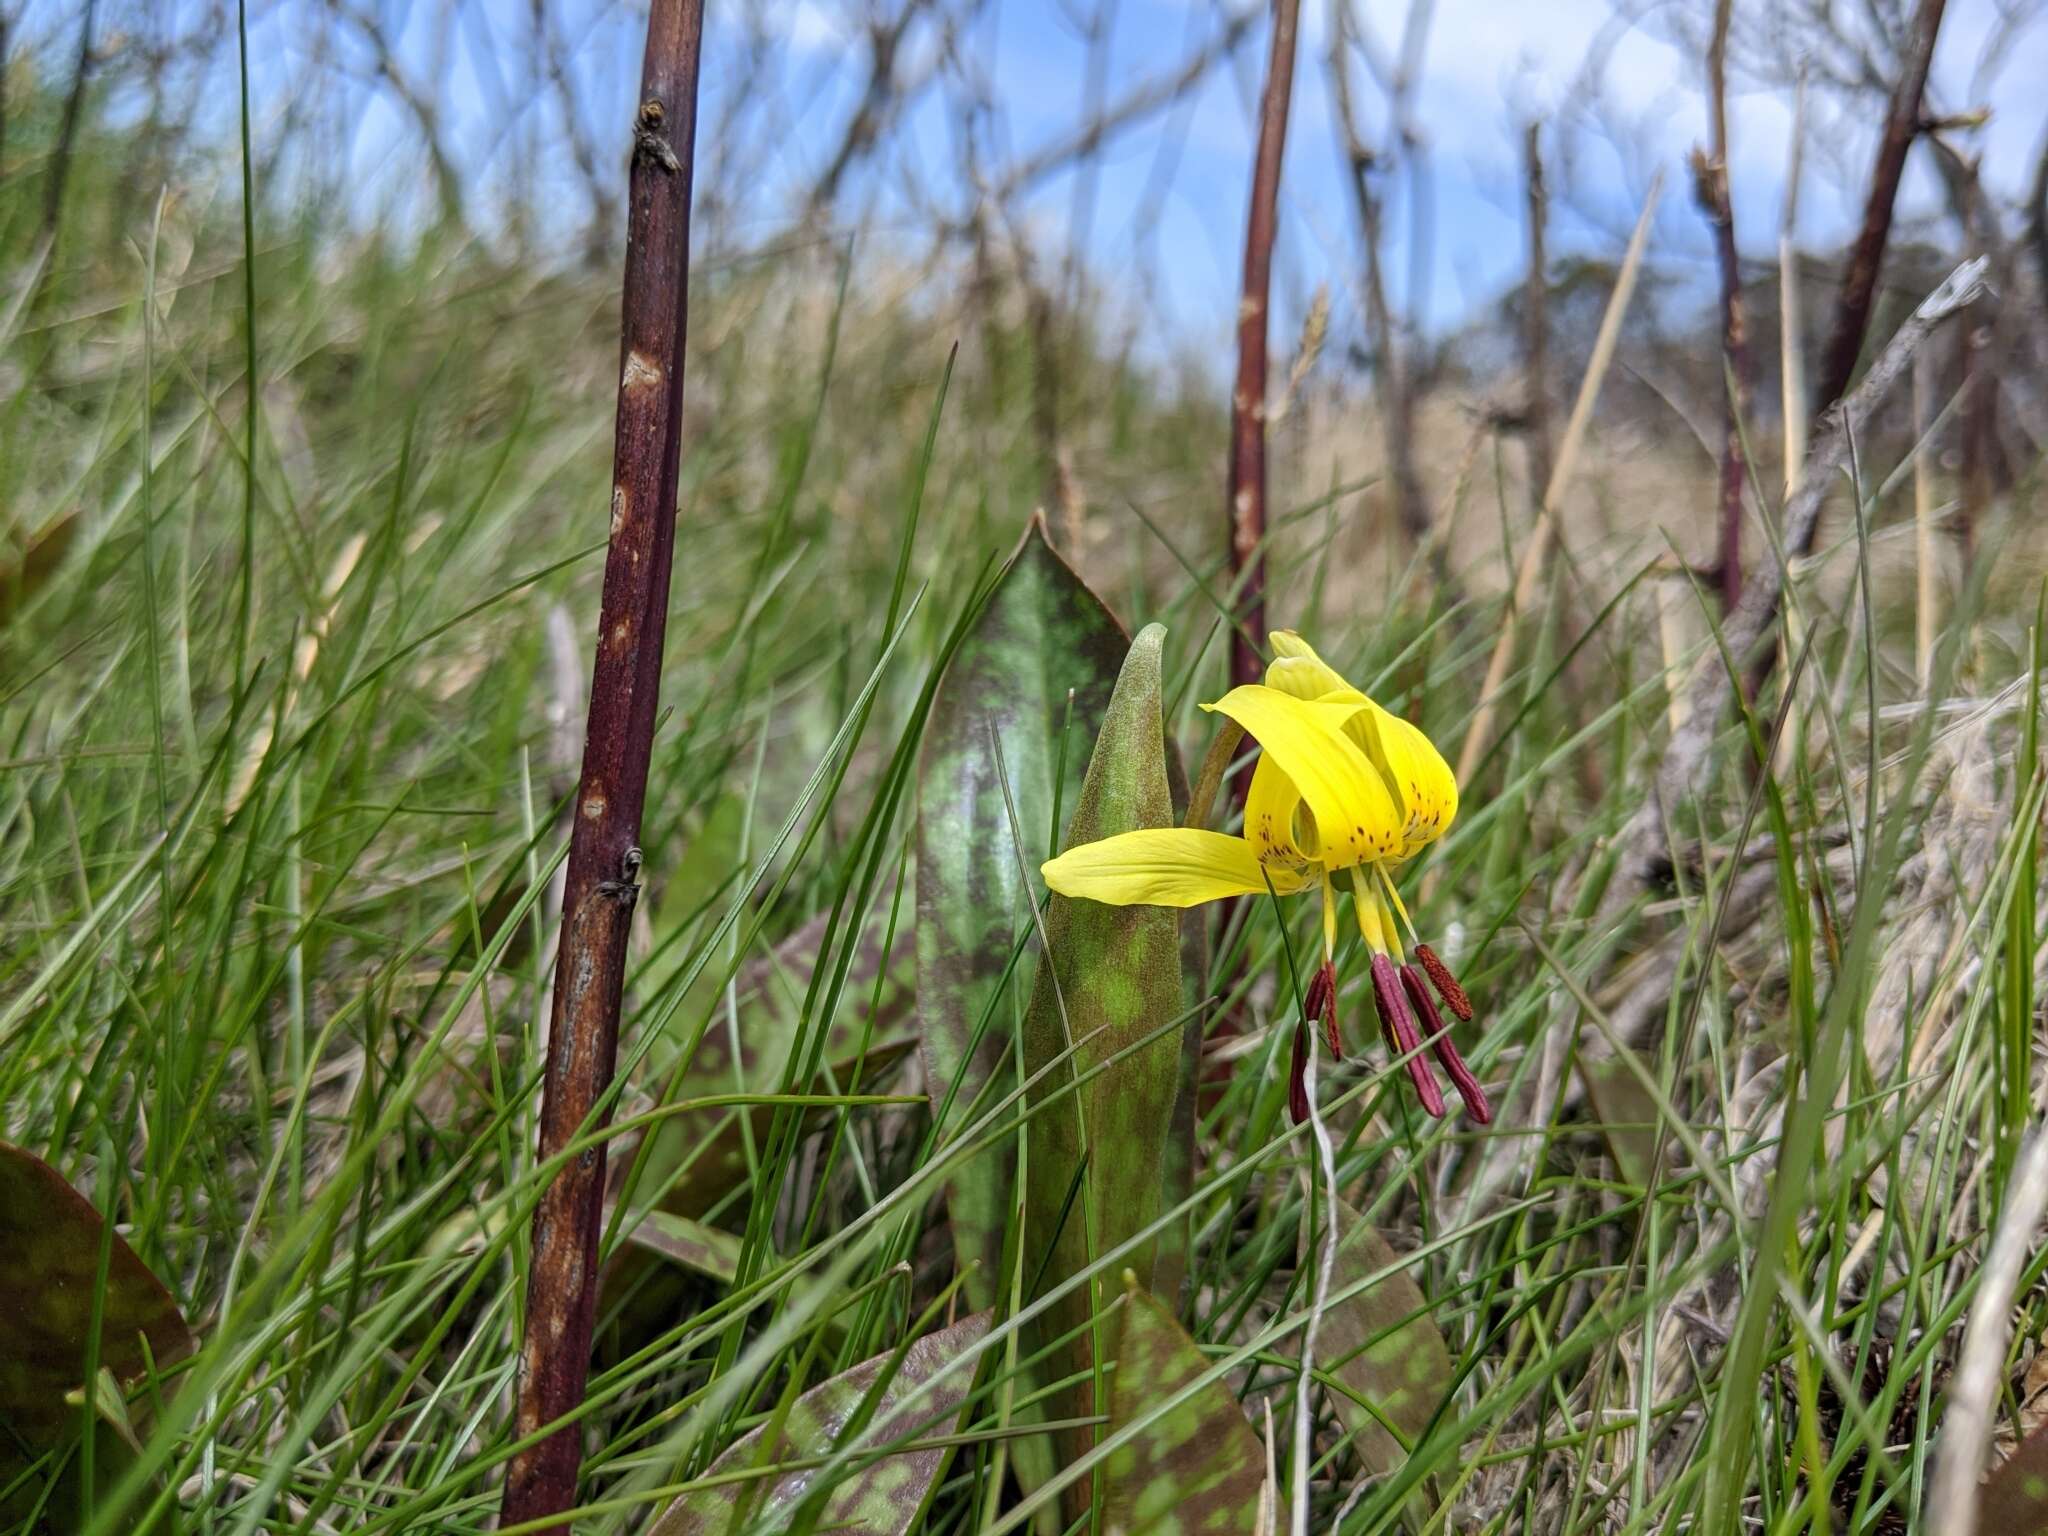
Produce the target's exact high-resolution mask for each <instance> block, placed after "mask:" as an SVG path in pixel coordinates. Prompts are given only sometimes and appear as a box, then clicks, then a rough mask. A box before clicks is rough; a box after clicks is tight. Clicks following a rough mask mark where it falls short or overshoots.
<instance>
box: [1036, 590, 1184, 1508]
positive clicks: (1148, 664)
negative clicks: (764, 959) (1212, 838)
mask: <svg viewBox="0 0 2048 1536" xmlns="http://www.w3.org/2000/svg"><path fill="white" fill-rule="evenodd" d="M1165 635H1166V632H1165V631H1164V630H1163V629H1161V628H1160V627H1159V626H1158V625H1156V624H1155V625H1152V626H1149V627H1148V628H1147V629H1145V631H1144V632H1143V633H1141V634H1140V635H1139V636H1138V638H1137V639H1136V640H1135V641H1133V642H1132V645H1131V650H1130V654H1129V656H1127V657H1126V658H1125V661H1124V667H1123V671H1122V673H1121V674H1120V675H1119V677H1118V679H1117V685H1116V692H1115V694H1114V695H1113V696H1112V697H1111V699H1110V703H1109V708H1108V710H1107V712H1106V713H1105V714H1104V716H1103V721H1102V730H1101V733H1100V734H1099V735H1098V736H1097V738H1096V742H1095V752H1094V755H1093V757H1091V758H1090V760H1089V763H1088V776H1087V779H1086V780H1085V781H1084V782H1083V784H1082V786H1081V792H1080V795H1079V797H1078V798H1077V800H1076V801H1075V805H1074V816H1073V820H1072V822H1071V823H1069V825H1068V828H1067V837H1066V843H1065V846H1067V847H1073V846H1075V845H1078V844H1081V843H1086V842H1091V841H1094V840H1095V839H1098V838H1104V837H1111V836H1114V835H1115V834H1117V833H1119V832H1128V831H1132V830H1134V829H1137V828H1141V827H1164V826H1169V825H1171V824H1172V823H1173V819H1174V818H1173V799H1172V793H1171V789H1170V785H1169V781H1168V776H1167V768H1166V738H1165V728H1164V724H1163V721H1162V718H1161V713H1160V701H1161V697H1162V677H1161V651H1162V645H1163V642H1164V640H1165ZM1178 918H1179V914H1178V913H1177V912H1174V911H1173V910H1171V909H1169V908H1166V907H1152V906H1130V907H1112V906H1105V905H1104V904H1102V903H1101V902H1095V901H1085V900H1069V899H1067V898H1065V897H1061V896H1054V897H1053V898H1052V900H1051V903H1050V904H1049V906H1048V907H1047V910H1046V914H1045V943H1046V951H1047V953H1048V954H1049V955H1050V956H1051V957H1052V963H1051V964H1049V965H1042V966H1040V967H1039V972H1038V977H1037V981H1036V985H1035V986H1034V987H1033V989H1032V994H1031V1006H1030V1008H1029V1010H1028V1011H1027V1012H1026V1014H1025V1018H1024V1065H1025V1069H1026V1071H1027V1072H1029V1073H1032V1074H1034V1075H1035V1074H1038V1073H1040V1072H1041V1070H1043V1072H1044V1075H1043V1076H1042V1077H1038V1078H1037V1082H1036V1085H1035V1086H1034V1088H1033V1090H1032V1094H1031V1102H1032V1107H1033V1110H1034V1113H1033V1115H1032V1118H1031V1120H1030V1121H1029V1122H1028V1125H1027V1128H1026V1136H1027V1151H1028V1155H1029V1158H1030V1162H1029V1167H1030V1172H1031V1176H1030V1178H1029V1180H1028V1181H1027V1185H1026V1189H1025V1198H1024V1216H1025V1221H1024V1234H1023V1236H1024V1241H1023V1253H1024V1273H1025V1275H1026V1276H1027V1277H1038V1276H1041V1275H1042V1276H1043V1279H1042V1281H1041V1282H1040V1285H1041V1288H1042V1289H1045V1290H1050V1289H1052V1288H1053V1287H1055V1286H1058V1285H1060V1284H1062V1283H1064V1282H1066V1281H1068V1280H1070V1279H1072V1278H1073V1277H1075V1276H1078V1275H1082V1274H1084V1273H1085V1274H1087V1275H1088V1279H1087V1280H1086V1282H1085V1283H1083V1284H1080V1285H1076V1286H1074V1287H1073V1288H1072V1289H1070V1290H1068V1291H1066V1292H1064V1293H1063V1294H1062V1295H1061V1296H1060V1297H1059V1298H1058V1299H1057V1300H1056V1301H1055V1302H1054V1303H1053V1305H1052V1306H1051V1307H1049V1308H1047V1309H1046V1312H1045V1313H1044V1315H1043V1316H1042V1318H1041V1319H1040V1320H1039V1322H1038V1324H1037V1325H1036V1326H1035V1327H1034V1328H1033V1329H1032V1334H1033V1337H1032V1338H1031V1340H1030V1341H1029V1345H1030V1348H1031V1349H1032V1350H1034V1351H1036V1350H1040V1349H1050V1350H1051V1354H1050V1355H1049V1356H1048V1357H1047V1364H1046V1365H1045V1366H1044V1367H1043V1368H1042V1374H1041V1377H1040V1380H1041V1381H1042V1382H1046V1383H1050V1382H1052V1381H1056V1380H1059V1379H1062V1378H1071V1382H1070V1384H1069V1385H1066V1386H1063V1387H1060V1388H1059V1389H1058V1390H1057V1391H1055V1392H1054V1393H1053V1394H1052V1396H1051V1397H1050V1399H1049V1401H1048V1410H1049V1412H1050V1414H1051V1416H1052V1417H1054V1418H1060V1419H1085V1418H1087V1417H1089V1416H1091V1415H1092V1414H1094V1413H1095V1412H1096V1411H1097V1410H1096V1408H1095V1393H1094V1375H1095V1371H1094V1367H1095V1365H1096V1348H1097V1339H1098V1337H1099V1336H1102V1335H1104V1334H1106V1333H1107V1330H1106V1329H1103V1328H1100V1327H1099V1326H1097V1325H1096V1323H1095V1321H1094V1320H1095V1319H1096V1318H1097V1315H1098V1314H1099V1313H1100V1312H1101V1311H1102V1309H1103V1307H1104V1306H1105V1305H1106V1304H1107V1302H1108V1301H1109V1299H1110V1296H1109V1294H1108V1293H1109V1292H1110V1290H1111V1288H1112V1286H1113V1279H1112V1277H1113V1276H1114V1275H1115V1273H1116V1272H1117V1271H1119V1270H1121V1269H1126V1268H1128V1269H1130V1270H1131V1271H1133V1272H1134V1273H1135V1274H1136V1276H1137V1279H1138V1283H1139V1284H1140V1285H1143V1286H1148V1287H1149V1286H1150V1285H1151V1284H1152V1283H1153V1280H1154V1273H1153V1266H1154V1262H1155V1257H1156V1246H1157V1245H1156V1244H1155V1243H1152V1242H1146V1243H1142V1244H1140V1245H1138V1246H1137V1247H1135V1248H1133V1249H1132V1250H1131V1251H1129V1252H1127V1253H1124V1254H1123V1255H1121V1256H1120V1257H1119V1258H1118V1259H1117V1260H1115V1261H1114V1263H1113V1265H1112V1267H1111V1268H1110V1269H1109V1270H1107V1271H1105V1270H1103V1269H1102V1268H1101V1267H1100V1266H1098V1265H1097V1264H1096V1262H1095V1261H1096V1259H1097V1257H1098V1256H1100V1255H1104V1254H1107V1253H1109V1252H1110V1251H1111V1250H1113V1249H1115V1248H1117V1247H1118V1246H1119V1245H1121V1244H1122V1243H1124V1242H1126V1241H1127V1240H1130V1239H1132V1238H1135V1237H1136V1236H1137V1234H1138V1233H1139V1232H1141V1231H1142V1230H1144V1229H1145V1228H1146V1227H1148V1226H1149V1225H1150V1224H1151V1223H1152V1222H1153V1221H1154V1220H1156V1219H1157V1217H1158V1216H1159V1214H1160V1211H1161V1209H1162V1203H1163V1197H1164V1187H1165V1181H1166V1177H1167V1173H1168V1169H1169V1155H1168V1150H1167V1149H1168V1145H1169V1142H1170V1140H1171V1136H1172V1130H1173V1122H1174V1117H1175V1111H1176V1102H1177V1099H1178V1097H1179V1094H1180V1090H1181V1075H1182V1059H1183V1049H1182V1045H1183V1042H1182V1037H1181V1035H1179V1034H1177V1033H1175V1032H1173V1031H1172V1030H1171V1029H1169V1028H1167V1027H1166V1026H1169V1025H1170V1024H1171V1023H1172V1021H1173V1020H1174V1019H1176V1018H1178V1017H1179V1016H1180V1013H1181V959H1180V925H1179V921H1178ZM1096 1068H1099V1069H1100V1070H1097V1071H1094V1074H1093V1075H1092V1076H1089V1077H1087V1078H1086V1079H1085V1080H1082V1074H1083V1073H1086V1072H1089V1071H1090V1070H1091V1069H1096ZM1104 1342H1105V1343H1107V1342H1108V1341H1107V1339H1106V1338H1105V1339H1104ZM1059 1442H1060V1456H1061V1459H1062V1460H1068V1461H1071V1460H1073V1459H1074V1458H1075V1457H1077V1456H1079V1455H1081V1454H1082V1453H1083V1452H1085V1451H1086V1450H1087V1449H1088V1447H1089V1446H1090V1445H1092V1444H1093V1443H1094V1432H1093V1430H1092V1428H1090V1427H1089V1426H1087V1425H1081V1426H1077V1427H1075V1428H1070V1429H1067V1430H1063V1431H1062V1432H1061V1433H1060V1435H1059ZM1084 1504H1085V1490H1081V1489H1074V1488H1070V1489H1069V1491H1068V1495H1067V1502H1066V1506H1065V1513H1066V1516H1067V1519H1068V1521H1069V1523H1071V1522H1072V1521H1073V1520H1074V1519H1076V1518H1078V1517H1079V1515H1080V1513H1081V1511H1082V1508H1083V1506H1084Z"/></svg>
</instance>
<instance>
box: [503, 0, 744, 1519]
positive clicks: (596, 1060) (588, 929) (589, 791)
mask: <svg viewBox="0 0 2048 1536" xmlns="http://www.w3.org/2000/svg"><path fill="white" fill-rule="evenodd" d="M703 30H704V5H703V0H654V3H653V8H652V10H651V12H650V13H649V15H648V18H647V53H646V58H645V61H644V62H643V64H642V68H641V77H640V96H639V105H638V107H637V108H636V110H635V113H634V122H633V159H632V169H631V171H630V173H629V179H628V183H627V199H628V212H627V218H628V228H627V242H626V272H625V297H624V304H623V324H622V327H621V330H622V335H621V337H620V348H619V353H620V374H619V392H618V426H617V435H616V438H615V440H614V446H613V467H612V498H611V546H610V549H609V551H608V552H607V554H606V556H605V570H604V596H603V599H602V602H601V604H600V607H599V618H598V641H597V656H596V660H595V663H594V665H593V667H592V669H591V679H590V714H589V719H588V723H587V725H586V728H585V732H584V740H583V773H582V781H581V783H580V784H579V785H578V787H577V792H576V817H575V830H574V831H573V832H572V833H571V834H570V839H569V863H568V875H567V879H566V881H565V884H564V890H563V899H562V938H561V948H560V952H559V954H558V956H557V960H556V968H555V986H554V996H553V1001H552V1010H551V1020H550V1026H549V1031H548V1059H547V1078H546V1088H545V1091H544V1095H543V1098H542V1101H541V1119H540V1156H541V1158H542V1160H543V1161H545V1160H547V1159H549V1158H553V1157H556V1156H558V1155H559V1154H560V1153H562V1152H563V1150H564V1149H565V1148H567V1147H568V1146H569V1145H570V1144H571V1142H572V1141H574V1140H575V1139H576V1137H577V1136H579V1135H580V1134H582V1133H583V1132H584V1131H585V1130H586V1129H592V1130H596V1129H601V1128H602V1127H603V1125H604V1122H605V1120H606V1118H607V1116H608V1113H609V1103H610V1088H611V1082H612V1071H613V1067H614V1065H615V1062H616V1058H617V1055H618V1040H619V1003H620V998H621V995H622V993H623V991H624V987H625V975H626V942H627V936H628V934H629V933H630V931H631V928H632V922H633V906H634V903H635V901H636V899H637V898H638V896H639V891H640V887H639V881H638V875H639V869H640V849H639V847H638V846H637V845H638V842H639V837H640V815H641V809H642V806H643V804H644V802H645V799H646V794H647V765H648V758H649V756H650V754H651V752H652V750H653V745H654V722H655V706H656V703H657V701H658V695H659V692H660V686H661V656H662V640H663V632H664V628H665V625H666V621H667V616H668V591H669V571H670V566H671V564H672V557H673V553H674V547H675V522H676V473H677V469H678V467H679V465H680V463H681V457H682V407H683V341H684V334H685V329H686V326H687V308H686V304H685V290H686V283H687V279H688V275H689V268H690V181H691V168H692V165H693V163H694V160H695V154H696V142H695V141H696V133H697V60H698V53H699V47H700V44H701V42H702V38H703ZM604 1181H605V1149H604V1144H603V1143H602V1142H599V1143H598V1144H597V1145H595V1146H593V1147H591V1148H590V1149H588V1150H587V1151H584V1152H582V1153H580V1154H578V1155H577V1156H576V1157H575V1158H574V1159H572V1160H570V1161H568V1162H566V1163H565V1164H564V1165H563V1166H562V1167H561V1168H560V1169H559V1170H558V1171H557V1172H556V1174H555V1177H554V1178H553V1180H552V1181H551V1182H550V1183H549V1185H548V1187H547V1189H546V1191H545V1192H544V1193H543V1194H542V1196H541V1199H540V1203H539V1205H538V1206H537V1207H536V1208H535V1210H534V1214H533V1259H532V1268H531V1271H530V1272H529V1276H528V1280H527V1290H526V1340H525V1344H524V1347H523V1349H522V1351H521V1354H520V1373H519V1403H518V1413H517V1421H516V1422H517V1429H518V1433H519V1435H520V1436H521V1437H522V1438H525V1437H529V1436H532V1435H535V1434H538V1433H539V1432H540V1431H541V1430H542V1429H544V1428H545V1427H546V1426H548V1425H550V1424H554V1423H557V1422H559V1421H561V1420H563V1419H564V1418H565V1417H567V1416H569V1415H572V1414H574V1413H575V1412H576V1411H577V1410H578V1409H579V1408H580V1407H581V1406H582V1404H583V1394H584V1384H585V1381H586V1378H587V1376H588V1372H589V1368H590V1337H591V1326H592V1322H593V1319H594V1313H595V1307H596V1300H597V1272H598V1265H597V1247H598V1235H599V1227H600V1225H601V1223H602V1219H603V1208H604ZM582 1442H583V1435H582V1429H581V1426H580V1425H578V1424H574V1423H569V1424H565V1425H563V1427H561V1428H560V1429H557V1430H556V1431H555V1432H554V1433H552V1434H550V1435H548V1436H547V1437H546V1438H545V1439H542V1440H539V1441H537V1442H535V1443H534V1444H533V1445H531V1446H529V1447H527V1448H526V1449H525V1450H524V1451H522V1452H520V1453H519V1454H518V1455H517V1456H515V1457H514V1458H513V1460H512V1465H511V1469H510V1471H509V1472H508V1473H507V1475H506V1479H505V1494H504V1500H503V1504H502V1507H501V1511H500V1523H501V1524H502V1525H517V1524H521V1523H524V1522H530V1521H540V1520H545V1519H547V1518H548V1517H550V1516H553V1515H557V1514H560V1513H561V1512H562V1511H563V1510H566V1509H569V1508H570V1507H572V1506H573V1505H574V1504H575V1502H576V1482H577V1476H578V1473H579V1472H580V1470H581V1466H582V1459H583V1456H582ZM544 1528H545V1529H552V1530H558V1531H561V1532H564V1533H566V1532H567V1531H568V1530H569V1526H568V1523H567V1522H566V1521H564V1522H562V1523H561V1524H559V1525H556V1526H553V1527H544Z"/></svg>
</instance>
